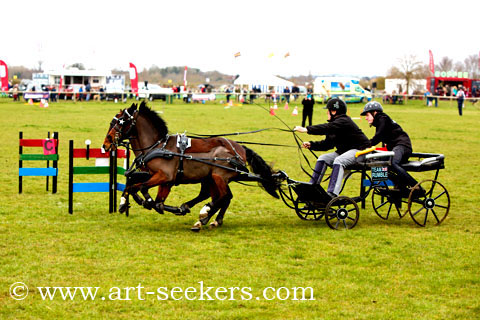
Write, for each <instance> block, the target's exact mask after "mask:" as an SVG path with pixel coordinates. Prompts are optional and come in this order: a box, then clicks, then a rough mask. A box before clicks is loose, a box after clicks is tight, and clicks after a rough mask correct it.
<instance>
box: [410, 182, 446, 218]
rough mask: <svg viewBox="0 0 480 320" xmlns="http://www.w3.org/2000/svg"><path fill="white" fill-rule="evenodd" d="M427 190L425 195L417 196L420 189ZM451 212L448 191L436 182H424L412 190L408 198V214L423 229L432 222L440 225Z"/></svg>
mask: <svg viewBox="0 0 480 320" xmlns="http://www.w3.org/2000/svg"><path fill="white" fill-rule="evenodd" d="M420 186H421V187H422V188H423V189H424V190H425V195H421V196H417V195H416V193H418V191H417V190H418V189H419V187H420ZM449 211H450V196H449V194H448V191H447V189H446V188H445V187H444V186H443V185H442V184H441V183H440V182H438V181H436V180H423V181H422V182H420V183H418V184H417V185H416V186H415V187H413V188H412V191H411V192H410V196H409V197H408V212H409V213H410V216H411V217H412V219H413V221H415V223H416V224H418V225H419V226H421V227H425V226H426V225H427V222H428V220H431V221H433V222H434V223H435V225H439V224H440V223H442V222H443V220H445V218H446V217H447V215H448V212H449Z"/></svg>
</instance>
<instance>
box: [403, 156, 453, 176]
mask: <svg viewBox="0 0 480 320" xmlns="http://www.w3.org/2000/svg"><path fill="white" fill-rule="evenodd" d="M411 158H418V160H415V161H412V160H409V161H408V162H407V163H404V164H402V165H401V166H402V168H404V169H405V170H407V171H414V172H423V171H430V170H437V169H443V168H445V163H444V160H445V156H444V155H443V154H435V153H419V152H414V153H412V155H411V156H410V159H411Z"/></svg>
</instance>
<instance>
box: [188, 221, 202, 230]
mask: <svg viewBox="0 0 480 320" xmlns="http://www.w3.org/2000/svg"><path fill="white" fill-rule="evenodd" d="M200 229H202V223H201V222H200V221H197V222H195V224H194V225H193V226H192V227H191V228H190V230H192V231H193V232H198V231H200Z"/></svg>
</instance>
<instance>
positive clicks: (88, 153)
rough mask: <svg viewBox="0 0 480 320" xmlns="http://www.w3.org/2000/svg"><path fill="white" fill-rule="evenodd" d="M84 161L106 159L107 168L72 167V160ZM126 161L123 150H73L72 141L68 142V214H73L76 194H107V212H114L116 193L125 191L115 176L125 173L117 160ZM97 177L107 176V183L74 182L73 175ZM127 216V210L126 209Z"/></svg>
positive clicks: (127, 156) (127, 155)
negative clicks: (74, 195)
mask: <svg viewBox="0 0 480 320" xmlns="http://www.w3.org/2000/svg"><path fill="white" fill-rule="evenodd" d="M81 158H83V159H85V160H93V161H97V159H108V160H109V161H108V166H105V165H104V166H74V159H81ZM118 158H120V159H125V158H126V159H127V162H129V154H127V152H126V151H125V150H116V151H112V152H104V151H103V150H102V149H100V148H90V147H89V144H87V147H86V148H83V149H75V148H74V142H73V140H70V141H69V161H68V213H70V214H72V213H73V194H74V193H77V192H108V205H109V212H110V213H112V212H116V211H117V206H116V199H117V197H116V193H117V191H123V190H125V184H121V183H118V182H117V176H116V175H117V174H118V173H120V174H123V173H125V168H124V167H123V166H122V167H118V165H117V159H118ZM92 174H95V175H98V174H108V182H74V176H75V175H92ZM126 214H127V216H128V209H127V213H126Z"/></svg>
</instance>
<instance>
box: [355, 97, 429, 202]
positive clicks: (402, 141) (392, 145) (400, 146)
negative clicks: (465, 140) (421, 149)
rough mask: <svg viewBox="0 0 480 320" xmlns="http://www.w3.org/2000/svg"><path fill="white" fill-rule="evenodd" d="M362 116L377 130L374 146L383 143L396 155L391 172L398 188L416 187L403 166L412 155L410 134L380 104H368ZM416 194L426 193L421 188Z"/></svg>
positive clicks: (373, 102)
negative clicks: (396, 179) (396, 180)
mask: <svg viewBox="0 0 480 320" xmlns="http://www.w3.org/2000/svg"><path fill="white" fill-rule="evenodd" d="M360 115H362V116H365V119H366V120H367V122H368V123H369V124H370V126H374V127H375V128H376V130H375V135H374V136H373V137H372V139H370V142H371V144H372V146H375V145H377V144H378V143H380V142H382V143H383V145H384V146H385V147H386V148H387V150H389V151H393V152H394V153H395V155H394V156H393V159H392V165H391V170H392V171H393V172H395V174H396V176H397V177H398V180H399V181H398V182H397V183H398V187H399V188H400V189H402V190H406V188H408V187H410V188H412V187H414V186H415V185H416V184H417V180H415V179H414V178H413V177H412V176H411V175H410V174H409V173H408V172H407V171H406V170H405V169H403V168H402V166H401V164H402V163H405V162H407V161H408V158H409V157H410V156H411V155H412V142H411V141H410V137H409V136H408V134H407V133H406V132H405V131H404V130H403V129H402V127H400V125H399V124H398V123H396V122H395V121H394V120H392V119H391V118H390V117H389V116H388V115H387V114H386V113H384V112H383V107H382V105H381V104H380V103H379V102H376V101H370V102H368V103H367V104H366V105H365V107H364V108H363V111H362V113H361V114H360ZM416 193H418V195H422V193H423V194H424V193H425V191H424V190H423V189H422V187H420V189H419V190H418V191H417V190H416Z"/></svg>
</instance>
